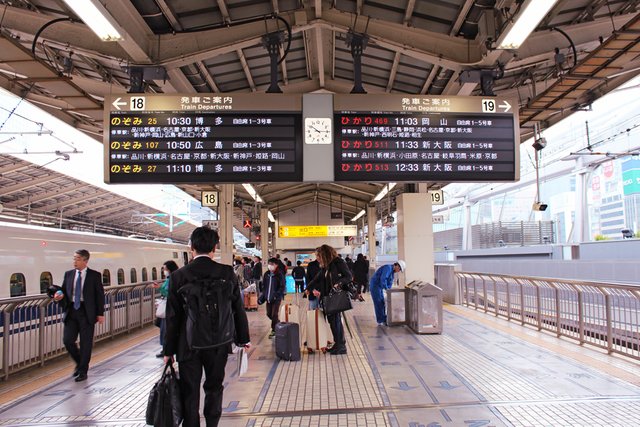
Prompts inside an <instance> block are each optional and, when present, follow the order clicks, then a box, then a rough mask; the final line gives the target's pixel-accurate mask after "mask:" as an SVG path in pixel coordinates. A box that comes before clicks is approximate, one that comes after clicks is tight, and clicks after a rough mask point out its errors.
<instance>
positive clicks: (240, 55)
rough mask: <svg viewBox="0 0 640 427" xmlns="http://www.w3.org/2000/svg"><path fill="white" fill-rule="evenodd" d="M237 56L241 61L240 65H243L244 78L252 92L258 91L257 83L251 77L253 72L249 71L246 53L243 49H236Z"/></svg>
mask: <svg viewBox="0 0 640 427" xmlns="http://www.w3.org/2000/svg"><path fill="white" fill-rule="evenodd" d="M236 54H237V55H238V58H239V59H240V63H241V64H242V71H244V76H245V77H246V78H247V82H248V83H249V87H251V91H252V92H255V91H256V83H255V82H254V81H253V77H252V76H251V70H250V69H249V64H248V63H247V59H246V58H245V57H244V53H243V52H242V49H236Z"/></svg>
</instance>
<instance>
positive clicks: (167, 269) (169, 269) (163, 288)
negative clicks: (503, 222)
mask: <svg viewBox="0 0 640 427" xmlns="http://www.w3.org/2000/svg"><path fill="white" fill-rule="evenodd" d="M177 269H178V264H176V263H175V261H172V260H169V261H167V262H165V263H164V264H162V272H163V275H164V277H165V279H164V282H162V284H160V282H155V283H154V284H153V287H154V288H159V291H160V301H159V302H158V306H160V305H163V306H164V307H165V310H166V304H167V296H168V295H169V276H171V273H173V272H174V271H176V270H177ZM158 312H162V309H161V307H158V308H157V309H156V316H157V317H156V322H157V323H156V324H158V323H159V325H158V326H159V327H160V345H161V346H162V347H164V331H165V324H166V322H165V317H164V313H162V314H163V315H162V317H160V316H158ZM163 356H164V354H162V350H160V353H158V354H156V357H163Z"/></svg>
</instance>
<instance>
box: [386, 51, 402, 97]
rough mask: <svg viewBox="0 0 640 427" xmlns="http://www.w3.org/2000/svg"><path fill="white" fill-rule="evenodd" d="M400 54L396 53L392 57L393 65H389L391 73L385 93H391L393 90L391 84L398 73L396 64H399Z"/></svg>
mask: <svg viewBox="0 0 640 427" xmlns="http://www.w3.org/2000/svg"><path fill="white" fill-rule="evenodd" d="M400 56H402V55H401V54H400V52H396V54H395V56H394V57H393V64H391V71H390V72H389V82H388V83H387V89H386V91H387V92H391V89H392V88H393V82H394V81H395V80H396V73H397V72H398V64H400Z"/></svg>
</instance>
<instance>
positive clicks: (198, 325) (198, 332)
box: [178, 278, 236, 350]
mask: <svg viewBox="0 0 640 427" xmlns="http://www.w3.org/2000/svg"><path fill="white" fill-rule="evenodd" d="M234 286H236V285H235V283H234V282H233V281H231V280H224V279H213V278H201V279H193V280H190V281H188V282H187V283H186V284H185V285H183V286H182V287H180V289H179V290H178V294H179V295H180V296H181V297H182V301H183V307H184V312H185V316H186V338H187V345H188V346H189V349H191V350H203V349H210V348H215V347H218V346H221V345H224V344H229V343H231V342H232V341H233V339H234V336H235V323H234V316H233V308H232V306H231V300H232V296H233V288H234Z"/></svg>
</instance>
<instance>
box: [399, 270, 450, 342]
mask: <svg viewBox="0 0 640 427" xmlns="http://www.w3.org/2000/svg"><path fill="white" fill-rule="evenodd" d="M410 285H411V286H409V285H407V288H408V289H407V292H408V295H407V300H406V302H407V306H406V308H405V310H406V312H407V313H408V316H407V324H408V325H409V327H410V328H411V329H413V331H414V332H416V333H418V334H440V333H442V289H440V288H439V287H437V286H434V285H432V284H430V283H427V282H412V283H411V284H410Z"/></svg>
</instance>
